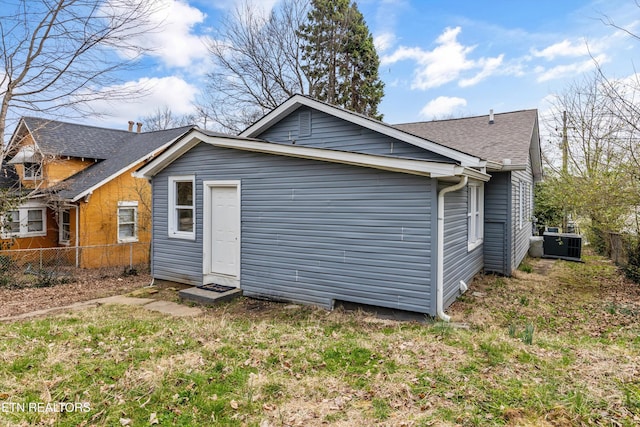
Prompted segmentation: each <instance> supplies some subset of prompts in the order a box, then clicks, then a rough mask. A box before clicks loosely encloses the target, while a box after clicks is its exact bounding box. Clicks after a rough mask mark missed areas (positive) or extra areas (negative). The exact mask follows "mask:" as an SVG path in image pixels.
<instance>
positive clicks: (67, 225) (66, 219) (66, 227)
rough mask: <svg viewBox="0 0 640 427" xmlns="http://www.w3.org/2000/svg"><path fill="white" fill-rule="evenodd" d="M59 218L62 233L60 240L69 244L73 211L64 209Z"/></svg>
mask: <svg viewBox="0 0 640 427" xmlns="http://www.w3.org/2000/svg"><path fill="white" fill-rule="evenodd" d="M59 218H60V219H59V227H60V228H59V229H60V235H59V236H58V240H59V242H60V243H63V244H68V243H69V241H70V240H71V213H70V212H69V210H68V209H65V210H62V211H60V217H59Z"/></svg>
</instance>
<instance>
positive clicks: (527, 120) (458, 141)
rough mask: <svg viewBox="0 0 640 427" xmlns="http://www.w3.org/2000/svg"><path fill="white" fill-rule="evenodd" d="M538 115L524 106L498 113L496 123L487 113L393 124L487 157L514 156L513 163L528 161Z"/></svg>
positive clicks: (475, 154)
mask: <svg viewBox="0 0 640 427" xmlns="http://www.w3.org/2000/svg"><path fill="white" fill-rule="evenodd" d="M537 117H538V111H537V110H522V111H513V112H509V113H499V114H495V115H494V123H493V124H490V123H489V115H485V116H476V117H467V118H461V119H450V120H435V121H431V122H417V123H401V124H396V125H393V127H395V128H397V129H400V130H402V131H404V132H407V133H410V134H412V135H415V136H418V137H421V138H426V139H428V140H430V141H434V142H437V143H439V144H441V145H445V146H447V147H450V148H453V149H456V150H459V151H463V152H465V153H468V154H471V155H474V156H477V157H480V158H482V159H485V160H491V161H494V162H497V163H502V161H503V160H504V159H511V163H512V164H514V165H525V164H527V160H528V156H529V147H530V145H531V138H532V136H533V134H534V129H535V126H536V123H537Z"/></svg>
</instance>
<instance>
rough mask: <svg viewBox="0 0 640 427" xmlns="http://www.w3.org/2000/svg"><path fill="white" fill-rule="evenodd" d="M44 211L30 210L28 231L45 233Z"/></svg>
mask: <svg viewBox="0 0 640 427" xmlns="http://www.w3.org/2000/svg"><path fill="white" fill-rule="evenodd" d="M43 230H44V227H43V222H42V209H35V210H29V211H28V213H27V231H28V232H33V231H43Z"/></svg>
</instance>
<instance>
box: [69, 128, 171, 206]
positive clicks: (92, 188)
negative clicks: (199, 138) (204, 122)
mask: <svg viewBox="0 0 640 427" xmlns="http://www.w3.org/2000/svg"><path fill="white" fill-rule="evenodd" d="M178 138H180V137H178ZM178 138H174V139H172V140H171V141H169V142H167V143H166V144H163V145H162V146H160V147H158V148H156V149H155V150H153V151H152V152H151V153H147V154H145V155H144V157H140V158H139V159H137V160H135V161H133V162H131V163H129V164H128V165H127V166H125V167H124V168H122V169H120V170H119V171H117V172H116V173H114V174H112V175H110V176H108V177H106V178H105V179H103V180H102V181H100V182H98V183H97V184H95V185H93V186H92V187H89V188H87V189H86V190H84V191H83V192H82V193H79V194H78V195H76V196H75V197H74V198H73V199H71V201H72V202H77V201H78V200H80V199H82V198H83V197H84V196H86V195H87V194H90V193H93V191H94V190H96V189H97V188H100V187H102V186H103V185H105V184H106V183H107V182H109V181H111V180H112V179H115V178H116V177H118V176H120V175H122V174H123V173H125V172H126V171H128V170H129V169H131V168H132V167H134V166H135V165H137V164H138V163H141V162H144V161H146V160H149V159H150V158H152V157H154V156H155V155H156V154H157V153H159V152H161V151H162V150H164V149H165V148H167V147H168V146H169V145H171V144H173V142H174V141H176V140H177V139H178ZM132 175H133V177H134V178H140V177H138V176H136V173H135V172H132Z"/></svg>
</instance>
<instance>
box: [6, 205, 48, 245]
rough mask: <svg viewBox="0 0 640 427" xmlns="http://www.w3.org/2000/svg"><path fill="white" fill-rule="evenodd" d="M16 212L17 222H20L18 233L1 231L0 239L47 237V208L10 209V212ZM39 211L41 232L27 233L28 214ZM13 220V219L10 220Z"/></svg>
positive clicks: (22, 207) (23, 207) (26, 207)
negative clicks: (40, 214) (0, 236)
mask: <svg viewBox="0 0 640 427" xmlns="http://www.w3.org/2000/svg"><path fill="white" fill-rule="evenodd" d="M16 211H17V212H18V220H19V222H20V231H19V232H11V231H7V230H4V229H3V230H2V237H3V238H8V237H18V238H23V237H42V236H46V235H47V208H46V207H42V206H29V205H26V206H20V207H19V208H18V209H12V210H11V212H16ZM30 211H40V212H42V230H36V231H29V212H30ZM12 219H13V218H12Z"/></svg>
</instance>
